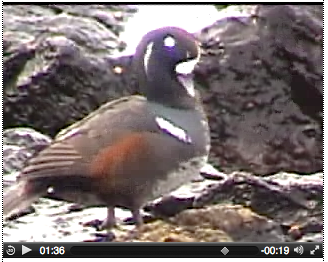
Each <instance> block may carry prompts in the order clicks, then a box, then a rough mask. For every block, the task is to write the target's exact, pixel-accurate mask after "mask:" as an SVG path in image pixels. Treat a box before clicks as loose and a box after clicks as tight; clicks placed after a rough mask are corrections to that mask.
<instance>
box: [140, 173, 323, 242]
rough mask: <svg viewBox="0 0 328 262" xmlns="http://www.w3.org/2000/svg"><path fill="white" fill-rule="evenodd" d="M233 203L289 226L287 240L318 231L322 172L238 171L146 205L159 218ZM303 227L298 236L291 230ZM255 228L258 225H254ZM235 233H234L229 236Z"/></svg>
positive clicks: (321, 215) (183, 189)
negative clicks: (264, 174) (262, 174)
mask: <svg viewBox="0 0 328 262" xmlns="http://www.w3.org/2000/svg"><path fill="white" fill-rule="evenodd" d="M227 202H228V203H231V204H233V205H242V206H244V207H248V208H250V209H251V210H252V211H253V212H254V213H256V214H258V215H260V216H263V217H266V218H268V219H270V220H273V221H274V222H276V223H278V224H279V225H280V226H281V227H282V228H285V230H284V231H285V235H286V236H285V237H286V240H289V241H291V240H296V239H299V238H302V237H304V236H305V235H308V234H313V233H318V232H319V231H320V230H321V228H322V223H323V177H322V173H318V174H313V175H309V176H303V175H296V174H292V173H288V174H287V173H279V174H275V175H272V176H268V177H265V178H262V177H257V176H254V175H251V174H248V173H241V172H234V173H232V174H230V175H228V176H227V177H226V178H225V179H223V180H220V181H215V180H213V181H211V180H205V181H202V182H195V183H192V184H190V185H189V186H188V185H186V186H184V187H182V188H180V189H179V190H177V191H175V192H173V193H171V194H170V195H169V196H166V197H163V198H162V199H159V200H157V201H155V202H153V203H150V204H149V205H147V206H146V211H148V212H151V213H152V214H154V215H155V216H157V217H170V216H174V215H177V214H178V213H179V212H181V211H183V210H185V209H190V208H200V207H204V206H207V208H208V209H211V206H212V205H213V204H218V203H227ZM295 226H297V227H299V228H300V232H299V234H298V235H295V232H293V230H291V229H292V228H293V227H295ZM253 229H254V230H255V228H253ZM229 236H231V235H229Z"/></svg>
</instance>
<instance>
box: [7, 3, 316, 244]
mask: <svg viewBox="0 0 328 262" xmlns="http://www.w3.org/2000/svg"><path fill="white" fill-rule="evenodd" d="M248 8H249V7H248ZM249 10H250V11H249V12H250V15H249V16H246V17H238V18H237V17H227V18H226V19H222V20H219V21H218V22H217V23H216V24H214V25H212V26H210V27H208V28H205V29H204V30H202V31H201V32H199V33H197V34H196V36H197V37H198V38H199V39H200V41H201V42H202V46H203V48H202V49H203V55H202V59H201V62H200V64H199V66H198V68H197V70H196V72H195V80H196V83H197V84H198V85H199V86H200V89H201V92H202V97H203V100H204V103H205V106H206V109H207V112H208V115H209V121H210V126H211V136H212V150H211V157H210V162H211V163H212V164H213V165H214V166H216V167H217V168H219V169H220V170H222V171H223V172H224V173H222V174H221V175H218V174H206V175H204V177H206V178H207V179H204V180H201V181H198V182H194V183H192V184H189V185H186V186H184V187H182V188H180V189H179V190H177V191H175V192H173V193H172V194H171V195H169V196H165V197H163V198H162V199H158V200H155V201H154V202H152V203H149V204H148V205H147V206H146V207H145V220H146V221H147V222H148V223H147V224H146V225H145V226H144V227H143V228H142V229H141V234H140V235H139V236H138V237H135V238H131V235H130V234H129V232H130V231H131V229H133V228H134V225H133V221H132V220H131V216H130V213H129V212H127V211H125V210H122V209H116V215H117V217H118V218H119V220H120V221H121V224H122V225H121V226H120V227H119V228H118V229H114V230H113V232H114V235H115V239H110V240H113V241H161V242H181V241H182V242H188V241H196V242H198V241H201V242H208V241H214V242H220V241H239V242H245V241H258V242H263V241H322V230H323V174H322V173H321V171H322V169H323V164H322V163H323V155H322V153H323V152H322V149H323V147H322V146H323V143H322V141H323V140H322V138H323V132H322V105H323V104H322V102H323V92H322V87H323V86H322V79H323V71H322V54H323V49H322V33H323V31H322V28H323V22H322V15H323V12H322V5H320V6H315V5H314V6H306V5H302V6H295V5H292V6H285V5H282V6H269V5H265V6H253V8H249ZM134 11H135V9H133V8H131V9H129V8H128V7H121V6H114V7H113V6H105V5H104V6H99V5H97V6H92V7H90V8H87V9H86V8H85V7H83V6H66V5H47V6H42V7H41V6H29V7H27V6H20V8H16V7H14V6H8V5H7V6H4V41H3V46H4V63H3V65H4V72H3V76H4V86H3V87H4V92H3V94H4V100H3V109H4V122H3V123H4V124H3V126H4V128H5V129H7V130H5V132H4V134H3V138H4V147H3V156H4V159H3V171H4V173H5V181H4V186H5V187H6V186H9V185H11V184H12V183H13V180H14V179H15V174H16V173H17V171H19V170H20V169H21V168H22V167H23V166H24V164H25V163H26V161H27V160H28V159H29V158H30V157H32V156H33V154H36V153H37V152H38V151H39V150H42V148H43V147H44V146H46V145H47V144H48V143H50V142H51V138H50V137H49V136H52V137H53V136H54V135H55V134H57V132H58V131H59V130H61V129H62V128H63V127H65V126H67V125H69V124H72V123H74V122H75V121H76V120H78V119H81V118H82V117H84V116H85V115H87V114H88V113H89V112H91V111H92V110H94V109H96V108H97V107H98V106H99V105H101V104H103V103H105V102H106V101H109V100H112V99H115V98H118V97H121V96H123V95H128V94H134V93H137V91H138V86H137V85H136V83H135V78H134V76H133V71H132V68H131V57H118V58H114V56H113V54H114V53H115V52H116V51H117V50H119V49H121V48H122V47H123V46H124V43H123V44H122V43H121V41H120V40H119V37H118V32H119V31H120V30H121V25H123V24H124V21H125V20H126V18H127V17H129V16H130V15H131V14H132V13H133V12H134ZM23 21H24V23H23ZM26 21H27V22H26ZM16 126H29V127H33V128H34V129H36V130H39V131H41V133H43V134H46V135H43V134H40V133H38V132H37V131H34V130H33V129H26V128H17V129H16V128H15V129H8V128H9V127H16ZM240 170H243V172H242V171H240ZM257 175H261V176H257ZM5 190H6V188H5ZM26 214H28V215H26ZM20 215H24V216H21V217H19V218H18V219H16V220H15V221H7V222H5V223H4V228H3V232H4V240H5V241H18V240H19V241H104V240H106V239H107V241H108V238H106V233H104V232H97V231H96V230H95V228H94V227H92V226H85V224H88V222H90V221H93V220H97V219H98V220H99V219H100V220H101V219H103V218H104V217H105V216H106V209H104V208H90V209H84V208H83V207H82V206H78V205H75V204H69V203H66V202H61V201H56V200H53V199H46V198H43V199H40V200H39V201H38V202H37V203H36V204H34V205H33V208H32V209H28V210H25V211H24V212H23V213H22V214H20ZM131 224H132V225H131ZM35 228H38V230H37V232H36V230H35Z"/></svg>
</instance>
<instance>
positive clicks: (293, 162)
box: [196, 5, 323, 174]
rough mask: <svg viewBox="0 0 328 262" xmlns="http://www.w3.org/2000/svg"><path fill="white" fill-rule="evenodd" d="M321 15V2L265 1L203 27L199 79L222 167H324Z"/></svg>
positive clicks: (214, 150) (262, 169)
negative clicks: (250, 10)
mask: <svg viewBox="0 0 328 262" xmlns="http://www.w3.org/2000/svg"><path fill="white" fill-rule="evenodd" d="M322 15H323V13H322V5H316V6H312V5H311V6H307V5H300V6H297V5H289V6H288V5H279V6H270V5H264V6H258V7H257V10H256V12H255V13H253V14H250V15H249V16H248V17H238V18H236V17H229V18H226V19H223V20H220V21H218V22H217V23H216V24H214V25H212V26H210V27H208V28H205V29H204V30H202V32H201V33H199V34H198V37H199V39H200V40H201V42H202V44H203V50H204V54H203V56H202V60H201V63H200V64H199V67H198V70H197V71H196V80H197V82H198V83H199V84H200V85H201V86H203V88H205V89H206V91H204V92H203V99H204V102H205V104H206V106H207V111H208V115H209V119H210V127H211V130H212V152H211V156H212V157H211V160H212V162H213V163H214V164H215V165H216V166H217V167H219V168H220V169H221V170H223V171H233V170H245V171H250V172H254V173H257V174H270V173H275V172H278V171H295V172H300V173H311V172H317V171H321V170H322V168H323V154H322V153H323V150H322V149H323V132H322V120H323V119H322V116H323V114H322V109H323V95H322V89H323V66H322V65H323V64H322V63H323V60H322V59H323V46H322V43H323V42H322V39H323V38H322V37H323V21H322V17H323V16H322Z"/></svg>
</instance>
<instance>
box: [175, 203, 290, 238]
mask: <svg viewBox="0 0 328 262" xmlns="http://www.w3.org/2000/svg"><path fill="white" fill-rule="evenodd" d="M172 220H173V221H174V222H175V223H177V224H178V225H179V226H182V227H187V228H189V229H192V230H195V229H199V231H200V232H201V231H202V230H203V229H211V230H213V234H215V233H214V232H215V230H218V229H219V230H222V231H223V232H225V233H226V234H227V235H228V236H229V237H230V238H231V239H232V240H233V241H234V242H283V241H285V236H284V235H283V232H282V230H281V227H280V226H279V224H278V223H277V222H274V221H272V220H271V219H268V218H266V217H264V216H259V215H257V214H256V213H254V212H252V211H251V210H250V209H248V208H244V207H242V206H238V205H213V206H208V207H204V208H201V209H191V210H186V211H184V212H181V213H180V214H178V215H177V216H176V217H174V218H173V219H172ZM216 242H217V241H216Z"/></svg>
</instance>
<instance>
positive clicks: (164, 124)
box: [156, 117, 191, 143]
mask: <svg viewBox="0 0 328 262" xmlns="http://www.w3.org/2000/svg"><path fill="white" fill-rule="evenodd" d="M156 122H157V124H158V126H159V127H160V129H162V130H165V131H166V132H168V133H169V134H171V135H172V136H174V137H175V138H177V139H179V140H181V141H182V142H185V143H191V138H190V136H189V135H188V134H187V132H186V131H185V130H183V129H182V128H180V127H178V126H175V125H174V124H173V123H171V122H169V121H167V120H166V119H164V118H162V117H156Z"/></svg>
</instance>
